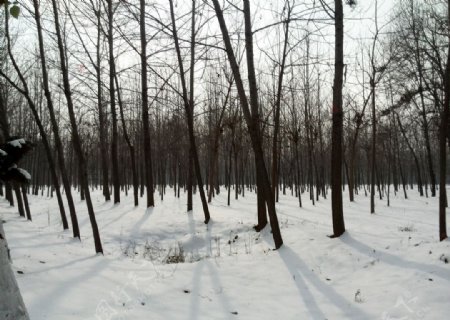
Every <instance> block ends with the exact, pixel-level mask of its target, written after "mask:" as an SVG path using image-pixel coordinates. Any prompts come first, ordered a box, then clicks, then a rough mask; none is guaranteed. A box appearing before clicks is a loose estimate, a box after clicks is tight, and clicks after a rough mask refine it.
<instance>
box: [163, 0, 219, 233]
mask: <svg viewBox="0 0 450 320" xmlns="http://www.w3.org/2000/svg"><path fill="white" fill-rule="evenodd" d="M169 4H170V16H171V19H172V34H173V37H174V41H175V50H176V53H177V59H178V66H179V69H180V80H181V86H182V89H183V93H182V95H183V103H184V109H185V113H186V119H187V124H188V131H189V142H190V147H191V153H192V160H193V164H194V170H195V175H196V177H197V185H198V189H199V192H200V199H201V202H202V207H203V213H204V215H205V224H207V223H208V222H209V220H210V215H209V209H208V202H207V199H206V195H205V191H204V189H203V181H202V173H201V169H200V161H199V158H198V153H197V146H196V142H195V135H194V114H193V113H194V105H193V104H194V101H193V81H194V80H193V59H194V52H193V51H192V49H193V46H192V45H193V43H194V40H195V39H191V72H192V74H191V79H190V80H191V85H190V87H191V88H190V89H191V92H190V97H188V94H187V87H186V79H185V75H184V67H183V59H182V57H181V51H180V46H179V43H178V35H177V29H176V24H175V13H174V10H173V1H172V0H169ZM193 4H194V6H193V11H194V12H195V1H194V2H193ZM194 17H195V14H194V13H193V18H194ZM194 23H195V22H193V23H192V25H194Z"/></svg>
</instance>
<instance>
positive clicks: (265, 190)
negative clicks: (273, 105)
mask: <svg viewBox="0 0 450 320" xmlns="http://www.w3.org/2000/svg"><path fill="white" fill-rule="evenodd" d="M213 4H214V10H215V12H216V16H217V19H218V21H219V25H220V29H221V32H222V37H223V40H224V44H225V48H226V52H227V56H228V60H229V63H230V66H231V69H232V72H233V76H234V79H235V82H236V87H237V90H238V95H239V100H240V102H241V108H242V111H243V113H244V117H245V121H246V123H247V128H248V131H249V134H250V139H251V144H252V148H253V151H254V155H255V167H256V176H257V180H258V179H259V184H258V185H257V187H258V193H261V192H262V194H263V196H264V200H265V202H266V203H267V208H268V213H269V218H270V225H271V228H272V235H273V238H274V243H275V248H276V249H278V248H280V247H281V246H282V245H283V239H282V237H281V232H280V227H279V224H278V218H277V214H276V209H275V201H274V195H273V193H272V188H271V186H270V181H269V175H268V172H267V168H266V164H265V161H264V152H263V148H262V137H261V129H260V123H259V113H258V109H259V101H258V94H257V85H256V76H255V68H254V65H253V37H252V30H251V29H252V28H251V16H250V3H249V1H248V0H244V17H245V46H246V54H247V67H248V75H249V87H250V99H251V103H250V104H249V102H248V100H247V95H246V93H245V88H244V84H243V81H242V78H241V73H240V70H239V65H238V63H237V60H236V56H235V54H234V50H233V47H232V45H231V40H230V36H229V33H228V29H227V26H226V24H225V19H224V16H223V12H222V9H221V7H220V5H219V1H218V0H213ZM250 106H251V108H252V112H250ZM258 206H259V204H258Z"/></svg>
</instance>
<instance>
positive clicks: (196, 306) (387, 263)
mask: <svg viewBox="0 0 450 320" xmlns="http://www.w3.org/2000/svg"><path fill="white" fill-rule="evenodd" d="M408 196H409V199H408V200H404V199H403V198H402V197H401V194H400V193H398V195H397V196H394V195H392V194H391V206H390V207H387V206H386V201H384V200H383V201H380V200H378V201H377V203H376V214H372V215H371V214H370V213H369V198H368V197H364V196H363V195H359V196H357V197H356V202H354V203H350V202H348V201H347V200H345V203H344V210H345V218H346V227H347V232H346V233H345V234H344V235H343V236H342V237H340V238H338V239H330V238H329V237H327V235H329V234H330V233H331V230H332V226H331V209H330V201H329V200H320V201H319V202H317V203H316V205H315V206H313V205H312V204H311V203H310V202H309V201H307V200H306V197H304V199H303V200H304V201H303V202H304V207H303V208H298V200H297V199H296V198H294V197H292V196H290V195H286V196H283V195H280V203H279V204H278V208H277V209H278V213H279V220H280V226H281V231H282V235H283V239H284V243H285V245H284V246H283V247H282V248H281V249H280V250H277V251H274V250H272V248H273V247H274V245H273V240H272V236H271V234H270V230H268V228H266V229H265V230H263V231H262V232H261V234H257V233H255V232H254V231H253V230H252V226H253V224H254V223H255V221H256V208H255V207H256V205H255V204H256V196H255V194H252V193H251V192H249V191H246V196H245V198H240V199H239V200H238V201H236V200H232V202H231V206H230V207H227V205H226V192H225V190H224V189H222V193H221V194H220V195H219V196H218V197H216V199H214V200H213V202H212V204H211V205H210V211H211V218H212V221H211V223H210V224H209V225H208V226H206V225H205V224H204V223H203V216H202V211H201V205H200V202H199V200H198V199H197V197H198V195H196V196H195V201H194V212H193V213H191V214H187V213H186V212H185V208H186V198H185V197H184V196H182V197H181V199H177V198H175V197H174V196H173V190H171V189H169V191H168V193H167V194H166V195H165V198H164V201H163V202H161V201H157V203H156V206H155V208H150V209H148V210H146V209H145V206H144V204H143V203H144V202H145V201H144V200H143V199H145V198H141V202H142V204H141V205H140V206H139V207H138V208H135V207H134V206H133V199H132V195H131V192H130V196H129V197H127V198H125V196H124V194H122V202H121V203H120V204H118V205H113V204H112V203H111V202H106V203H105V202H104V201H103V197H102V194H101V191H99V190H96V191H95V192H94V193H93V200H94V202H95V203H94V205H95V209H96V214H97V221H98V224H99V228H100V232H101V237H102V241H103V247H104V251H105V255H104V256H101V255H95V254H94V245H93V239H92V233H91V230H90V224H89V219H88V216H87V210H86V208H85V204H84V203H83V202H78V203H77V212H78V217H79V222H80V228H81V234H82V239H81V241H78V240H75V239H73V238H72V237H71V231H61V223H60V219H59V213H58V210H57V204H56V199H47V198H45V197H44V198H42V197H36V196H30V197H29V201H30V205H31V210H32V214H33V222H28V221H26V220H24V219H23V218H20V217H19V216H18V214H17V212H16V209H14V208H10V207H8V205H7V203H6V202H5V201H3V202H0V206H1V208H0V212H1V214H2V218H3V219H4V220H6V222H7V223H5V224H4V228H5V231H6V236H7V239H8V243H9V245H10V249H11V254H12V259H13V263H14V266H13V267H14V270H15V271H21V272H22V273H20V274H19V273H17V274H16V276H17V280H18V283H19V286H20V288H21V291H22V294H23V297H24V300H25V304H26V305H27V307H28V311H29V313H30V317H31V319H35V320H43V319H46V320H57V319H58V320H59V319H95V320H106V319H442V318H443V317H444V318H445V314H447V315H448V314H450V304H449V303H448V302H449V301H450V290H449V285H450V264H448V263H446V262H445V258H446V257H447V258H448V257H449V256H450V241H444V242H439V241H438V237H437V236H438V210H437V208H438V199H437V198H420V197H418V196H417V195H416V190H409V194H408ZM344 198H345V199H347V197H346V195H344ZM180 251H182V254H180ZM181 256H182V257H183V258H184V263H166V262H168V261H175V260H176V259H180V257H181ZM447 261H448V259H447Z"/></svg>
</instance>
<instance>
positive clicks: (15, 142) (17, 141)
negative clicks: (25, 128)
mask: <svg viewBox="0 0 450 320" xmlns="http://www.w3.org/2000/svg"><path fill="white" fill-rule="evenodd" d="M8 144H10V145H12V146H13V147H15V148H22V145H23V144H26V142H25V139H15V140H11V141H8Z"/></svg>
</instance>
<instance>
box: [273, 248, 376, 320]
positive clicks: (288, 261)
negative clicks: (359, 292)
mask: <svg viewBox="0 0 450 320" xmlns="http://www.w3.org/2000/svg"><path fill="white" fill-rule="evenodd" d="M277 252H278V254H279V255H280V257H281V259H282V260H283V262H284V264H285V265H286V268H287V269H288V270H289V273H290V274H291V275H292V278H293V281H294V282H295V285H296V286H297V289H298V292H299V294H300V296H301V297H302V299H303V302H304V304H305V305H306V307H307V308H308V311H309V313H310V314H311V319H331V318H330V317H329V316H328V317H327V316H325V314H324V313H323V311H322V310H321V308H320V307H319V305H318V304H317V302H316V300H315V298H314V296H313V295H312V293H311V291H310V289H309V288H308V285H307V283H306V281H305V280H307V281H308V282H309V283H310V284H311V285H312V286H314V287H315V289H316V290H317V291H319V292H320V293H321V294H322V295H323V296H324V297H326V298H327V299H328V300H329V301H330V302H331V303H332V304H334V305H335V306H336V307H338V308H339V309H340V310H341V311H342V314H341V315H339V317H340V318H342V317H343V318H345V319H369V318H370V316H369V315H368V314H367V313H365V312H364V311H363V310H361V309H359V308H358V307H357V306H355V305H354V304H352V303H351V301H348V300H346V299H345V298H344V297H342V296H341V295H340V294H339V293H337V292H336V290H335V289H334V288H333V287H331V286H330V285H328V284H326V283H325V282H323V281H322V280H321V279H320V278H319V277H318V276H317V275H316V274H315V273H314V272H312V271H311V270H310V268H309V267H308V266H307V265H306V263H305V262H303V260H301V259H300V258H299V257H298V256H297V254H296V253H295V252H294V251H293V250H292V249H291V248H289V247H288V246H286V245H284V246H283V247H281V248H280V249H279V250H278V251H277ZM332 318H333V319H337V318H336V316H333V317H332Z"/></svg>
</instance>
